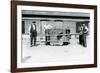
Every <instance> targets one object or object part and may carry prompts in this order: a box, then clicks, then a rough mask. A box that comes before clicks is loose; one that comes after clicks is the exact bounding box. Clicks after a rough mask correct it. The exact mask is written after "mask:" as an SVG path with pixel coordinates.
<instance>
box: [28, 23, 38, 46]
mask: <svg viewBox="0 0 100 73" xmlns="http://www.w3.org/2000/svg"><path fill="white" fill-rule="evenodd" d="M29 31H30V45H31V47H32V46H33V39H34V46H36V37H37V31H36V22H32V24H31V26H30V27H29Z"/></svg>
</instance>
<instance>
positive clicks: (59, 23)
mask: <svg viewBox="0 0 100 73" xmlns="http://www.w3.org/2000/svg"><path fill="white" fill-rule="evenodd" d="M21 12H22V34H21V35H22V37H21V41H22V43H21V45H22V48H21V49H22V62H23V63H24V62H26V63H27V62H29V63H30V62H31V63H32V62H56V61H58V62H59V61H66V62H67V61H76V60H80V61H86V60H89V57H90V55H89V54H90V52H89V51H90V50H89V49H90V14H89V13H82V12H56V11H49V12H48V11H34V10H22V11H21Z"/></svg>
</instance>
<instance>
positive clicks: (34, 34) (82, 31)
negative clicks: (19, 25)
mask: <svg viewBox="0 0 100 73" xmlns="http://www.w3.org/2000/svg"><path fill="white" fill-rule="evenodd" d="M87 32H88V28H87V26H86V25H85V24H83V25H82V26H81V27H80V34H79V44H81V45H83V46H84V47H87V42H86V36H87ZM29 34H30V46H31V47H32V46H36V37H37V30H36V22H35V21H34V22H32V24H31V25H30V26H29ZM33 40H34V43H33Z"/></svg>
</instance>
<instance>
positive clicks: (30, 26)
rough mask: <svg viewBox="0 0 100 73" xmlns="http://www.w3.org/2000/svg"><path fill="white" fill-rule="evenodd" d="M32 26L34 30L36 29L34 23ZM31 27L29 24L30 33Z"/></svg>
mask: <svg viewBox="0 0 100 73" xmlns="http://www.w3.org/2000/svg"><path fill="white" fill-rule="evenodd" d="M32 27H33V29H34V30H35V29H36V28H35V25H34V24H32ZM30 29H31V25H30V26H29V34H30Z"/></svg>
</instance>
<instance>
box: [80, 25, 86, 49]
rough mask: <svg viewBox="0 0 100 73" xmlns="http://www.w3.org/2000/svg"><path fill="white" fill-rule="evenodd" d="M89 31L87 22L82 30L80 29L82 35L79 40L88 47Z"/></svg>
mask: <svg viewBox="0 0 100 73" xmlns="http://www.w3.org/2000/svg"><path fill="white" fill-rule="evenodd" d="M87 33H88V28H87V26H86V25H85V24H83V25H82V26H81V31H80V36H79V42H80V44H82V45H83V46H84V47H87V42H86V36H87Z"/></svg>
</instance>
